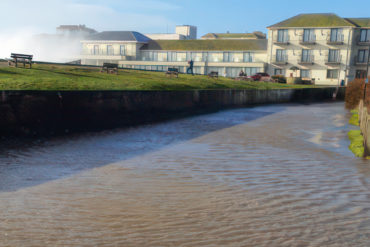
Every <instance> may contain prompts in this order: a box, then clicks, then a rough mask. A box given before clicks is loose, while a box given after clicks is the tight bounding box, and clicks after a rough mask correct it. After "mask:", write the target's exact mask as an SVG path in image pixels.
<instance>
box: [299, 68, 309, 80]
mask: <svg viewBox="0 0 370 247" xmlns="http://www.w3.org/2000/svg"><path fill="white" fill-rule="evenodd" d="M301 77H302V78H311V71H310V70H308V69H302V70H301Z"/></svg>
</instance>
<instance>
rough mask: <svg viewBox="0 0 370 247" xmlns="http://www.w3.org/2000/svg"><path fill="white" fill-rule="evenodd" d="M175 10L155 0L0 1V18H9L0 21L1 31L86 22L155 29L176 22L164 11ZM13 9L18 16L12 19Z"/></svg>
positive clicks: (100, 26)
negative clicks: (166, 15) (167, 16)
mask: <svg viewBox="0 0 370 247" xmlns="http://www.w3.org/2000/svg"><path fill="white" fill-rule="evenodd" d="M175 9H179V7H178V6H176V5H173V4H169V3H166V2H163V1H158V0H143V1H136V0H135V1H134V0H121V1H113V0H106V1H102V0H93V1H87V0H33V1H29V0H28V1H26V0H18V1H13V0H1V1H0V10H1V17H2V19H3V20H11V21H2V22H0V30H2V32H7V31H12V30H18V29H24V28H30V29H32V30H39V31H43V32H51V31H54V30H55V28H56V27H57V26H59V25H61V24H86V25H88V26H90V27H92V28H97V29H100V30H107V29H108V30H109V29H110V30H112V29H118V30H132V29H136V30H137V31H142V32H149V31H150V30H153V31H154V32H156V31H157V30H164V29H165V27H166V26H167V25H175V23H174V22H173V21H171V20H169V19H168V18H166V17H165V12H166V11H168V10H175ZM14 12H17V16H19V18H14V15H13V13H14ZM22 16H23V17H24V18H23V17H22Z"/></svg>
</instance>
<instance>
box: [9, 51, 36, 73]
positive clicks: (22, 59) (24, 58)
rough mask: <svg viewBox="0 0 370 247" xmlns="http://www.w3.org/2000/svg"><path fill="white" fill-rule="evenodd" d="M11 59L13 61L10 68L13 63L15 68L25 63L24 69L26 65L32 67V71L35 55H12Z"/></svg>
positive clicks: (10, 62)
mask: <svg viewBox="0 0 370 247" xmlns="http://www.w3.org/2000/svg"><path fill="white" fill-rule="evenodd" d="M10 57H11V58H12V59H13V60H10V61H9V66H11V65H12V63H15V67H18V63H23V67H24V68H25V67H26V64H29V65H30V69H31V68H32V59H33V55H26V54H18V53H12V54H11V55H10Z"/></svg>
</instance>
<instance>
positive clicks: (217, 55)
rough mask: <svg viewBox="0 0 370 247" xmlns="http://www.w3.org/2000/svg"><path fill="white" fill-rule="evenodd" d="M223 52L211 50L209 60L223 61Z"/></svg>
mask: <svg viewBox="0 0 370 247" xmlns="http://www.w3.org/2000/svg"><path fill="white" fill-rule="evenodd" d="M223 59H224V58H223V54H222V53H221V52H210V53H209V54H208V62H215V63H217V62H222V61H223Z"/></svg>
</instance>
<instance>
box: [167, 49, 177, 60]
mask: <svg viewBox="0 0 370 247" xmlns="http://www.w3.org/2000/svg"><path fill="white" fill-rule="evenodd" d="M167 60H168V62H176V60H177V53H176V52H175V51H174V52H172V51H169V52H168V55H167Z"/></svg>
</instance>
